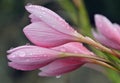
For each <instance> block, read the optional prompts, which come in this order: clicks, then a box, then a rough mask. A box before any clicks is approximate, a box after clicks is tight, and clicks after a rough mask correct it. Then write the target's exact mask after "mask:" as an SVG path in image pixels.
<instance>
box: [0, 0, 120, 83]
mask: <svg viewBox="0 0 120 83" xmlns="http://www.w3.org/2000/svg"><path fill="white" fill-rule="evenodd" d="M61 1H63V3H61V4H59V2H58V0H0V83H112V82H111V80H110V79H108V78H107V76H105V75H104V74H102V73H100V72H98V71H95V70H93V69H90V68H86V67H82V68H79V69H78V70H76V71H74V72H71V73H68V74H65V75H64V76H62V77H61V78H55V77H39V76H38V72H39V71H38V70H36V71H29V72H28V71H26V72H23V71H18V70H15V69H12V68H10V67H8V65H7V63H8V60H7V58H6V55H7V53H6V51H7V50H8V49H10V48H12V47H16V46H20V45H24V44H26V43H30V42H29V41H28V40H27V38H26V37H25V36H24V34H23V32H22V29H23V28H24V27H25V26H26V25H27V24H29V23H30V21H29V18H28V12H27V11H26V10H25V9H24V6H25V5H26V4H27V3H32V4H38V5H43V6H45V7H47V8H49V9H51V10H53V11H55V12H56V13H58V14H59V15H60V16H62V17H63V18H64V19H65V20H66V21H67V22H69V23H70V24H71V25H72V26H76V24H75V23H74V22H73V21H72V20H71V18H70V15H69V14H70V13H69V12H67V11H65V10H64V9H63V7H62V5H67V4H65V3H64V1H65V0H61ZM69 1H70V2H72V0H69ZM84 2H85V6H86V9H87V11H88V16H89V17H90V23H91V24H92V25H93V26H94V14H96V13H98V14H103V15H105V16H106V17H108V18H109V19H110V20H112V22H116V23H118V24H120V0H84ZM68 9H69V6H68ZM71 13H72V12H71ZM76 27H78V26H76Z"/></svg>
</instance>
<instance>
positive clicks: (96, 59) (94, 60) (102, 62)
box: [60, 52, 120, 72]
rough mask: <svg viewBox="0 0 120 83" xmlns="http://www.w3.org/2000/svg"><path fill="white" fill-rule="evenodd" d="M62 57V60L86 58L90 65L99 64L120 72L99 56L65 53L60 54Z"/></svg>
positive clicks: (119, 70)
mask: <svg viewBox="0 0 120 83" xmlns="http://www.w3.org/2000/svg"><path fill="white" fill-rule="evenodd" d="M60 57H61V58H65V57H66V58H67V57H79V58H85V59H86V60H87V61H88V62H89V63H94V64H98V65H101V66H105V67H108V68H110V69H113V70H115V71H118V72H120V69H119V68H116V66H115V65H114V64H113V63H112V62H110V61H108V60H106V59H104V58H100V57H97V56H90V55H87V54H75V53H66V52H63V53H62V54H60Z"/></svg>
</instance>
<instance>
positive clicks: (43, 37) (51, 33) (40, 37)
mask: <svg viewBox="0 0 120 83" xmlns="http://www.w3.org/2000/svg"><path fill="white" fill-rule="evenodd" d="M23 31H24V33H25V35H26V36H27V37H28V38H29V40H30V41H31V42H32V43H34V44H36V45H38V46H42V47H51V46H56V45H61V44H64V43H67V42H70V41H74V39H75V38H74V37H72V36H70V35H66V34H63V33H60V32H58V31H56V30H55V29H53V28H51V27H50V26H48V25H47V24H45V23H43V22H34V23H32V24H30V25H28V26H26V27H25V28H24V30H23Z"/></svg>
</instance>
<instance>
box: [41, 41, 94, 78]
mask: <svg viewBox="0 0 120 83" xmlns="http://www.w3.org/2000/svg"><path fill="white" fill-rule="evenodd" d="M53 49H54V50H57V51H62V52H69V53H77V54H88V55H94V54H93V53H92V52H90V51H89V50H88V49H87V48H85V47H84V46H83V45H82V44H81V43H77V42H71V43H67V44H64V45H62V46H59V47H55V48H53ZM86 62H87V60H86V59H83V58H78V57H69V58H63V59H58V60H55V61H53V62H51V63H50V64H48V65H46V66H44V67H42V68H40V70H41V72H40V73H39V75H40V76H59V75H62V74H65V73H68V72H71V71H74V70H76V69H78V68H79V67H81V66H82V65H83V64H85V63H86Z"/></svg>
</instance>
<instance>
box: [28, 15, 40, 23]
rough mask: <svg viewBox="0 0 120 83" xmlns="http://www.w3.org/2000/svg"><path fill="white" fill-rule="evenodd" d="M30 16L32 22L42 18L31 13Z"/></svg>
mask: <svg viewBox="0 0 120 83" xmlns="http://www.w3.org/2000/svg"><path fill="white" fill-rule="evenodd" d="M29 17H30V18H31V22H40V21H41V20H40V19H39V18H37V17H36V16H35V15H33V14H30V15H29Z"/></svg>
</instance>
